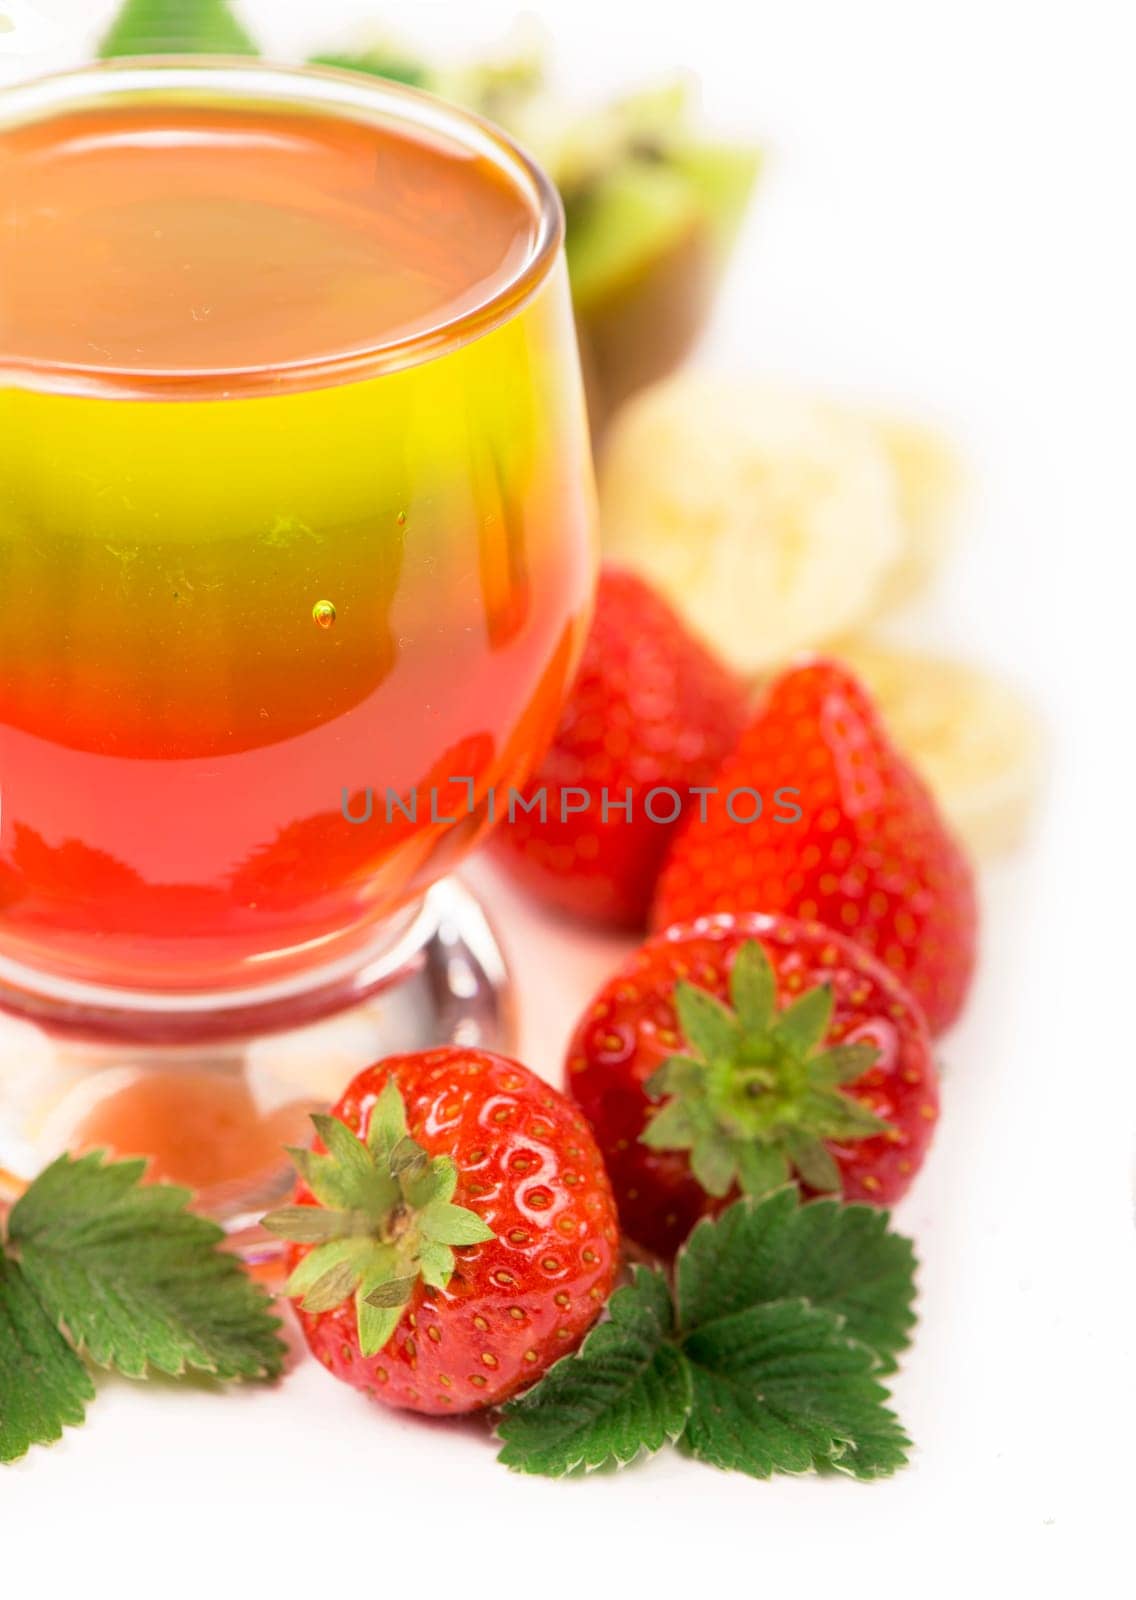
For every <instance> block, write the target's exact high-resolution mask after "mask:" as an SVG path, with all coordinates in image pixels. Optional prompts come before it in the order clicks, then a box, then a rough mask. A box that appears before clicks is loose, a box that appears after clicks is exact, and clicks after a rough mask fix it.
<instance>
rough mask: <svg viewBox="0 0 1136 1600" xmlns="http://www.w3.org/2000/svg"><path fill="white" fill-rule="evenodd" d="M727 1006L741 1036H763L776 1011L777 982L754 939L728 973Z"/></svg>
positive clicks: (766, 958) (768, 962) (745, 947)
mask: <svg viewBox="0 0 1136 1600" xmlns="http://www.w3.org/2000/svg"><path fill="white" fill-rule="evenodd" d="M730 1003H731V1005H732V1006H733V1008H734V1011H735V1012H736V1013H737V1018H738V1021H739V1022H740V1024H741V1027H742V1031H743V1033H764V1032H765V1031H766V1029H767V1028H768V1027H769V1025H770V1024H771V1023H772V1021H773V1017H774V1013H775V1011H776V1008H777V979H776V976H775V975H774V972H773V966H772V963H771V962H770V960H769V957H768V956H767V955H766V953H765V951H764V950H763V949H762V947H761V946H760V945H759V944H758V942H757V940H756V939H748V940H747V941H746V943H745V944H743V945H742V947H741V949H740V950H739V951H738V953H737V955H736V956H735V957H734V964H733V966H732V967H731V969H730Z"/></svg>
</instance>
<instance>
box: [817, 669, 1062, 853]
mask: <svg viewBox="0 0 1136 1600" xmlns="http://www.w3.org/2000/svg"><path fill="white" fill-rule="evenodd" d="M830 648H831V653H832V654H833V655H835V656H838V657H839V658H840V659H841V660H843V661H846V662H847V663H848V665H849V666H850V667H851V668H852V670H853V671H854V672H855V673H857V675H858V676H859V677H860V678H861V679H862V680H863V682H864V684H865V685H866V687H867V688H868V690H869V691H870V693H871V694H872V696H873V697H874V698H875V700H876V702H877V704H878V705H879V708H880V711H881V713H882V714H883V718H884V722H885V724H886V725H887V727H888V730H889V731H890V733H891V735H892V738H893V739H894V740H895V742H896V744H897V745H898V746H899V748H900V749H901V750H902V751H904V753H905V754H906V755H907V756H908V758H909V759H910V760H911V761H912V762H913V764H914V765H915V767H916V769H917V770H918V771H919V772H921V773H922V775H923V777H924V778H925V779H926V781H927V783H928V784H929V785H930V787H931V789H932V791H933V793H934V794H935V796H936V798H937V799H938V801H939V804H940V805H941V806H942V808H943V813H944V815H945V816H946V818H947V820H948V821H949V822H950V823H951V824H952V826H953V827H954V829H955V831H956V832H957V833H958V834H959V835H960V837H961V838H962V840H963V841H964V843H965V844H967V845H968V846H969V847H970V849H971V850H972V851H973V853H974V854H975V855H976V856H981V857H989V856H992V855H997V854H1000V853H1002V852H1003V851H1006V850H1009V849H1011V848H1013V846H1014V845H1016V844H1017V843H1019V841H1020V840H1021V838H1022V835H1023V834H1024V832H1025V830H1026V826H1027V823H1028V821H1029V818H1030V814H1031V812H1032V810H1033V806H1034V802H1035V799H1036V797H1037V792H1038V789H1039V787H1040V782H1041V770H1042V751H1043V739H1042V733H1041V728H1040V725H1039V722H1038V719H1037V717H1036V715H1035V713H1034V710H1033V708H1032V707H1031V706H1030V705H1029V704H1028V703H1027V702H1026V701H1025V700H1024V699H1023V698H1022V696H1021V695H1020V694H1019V693H1018V691H1017V690H1016V689H1014V688H1012V687H1011V686H1010V685H1009V684H1006V683H1003V682H1002V681H1001V680H1000V679H998V678H994V677H991V676H990V675H989V674H988V673H986V672H983V671H980V670H979V669H978V668H977V667H971V666H966V665H963V664H962V663H961V662H957V661H950V660H946V659H943V658H942V657H939V656H930V655H922V654H914V653H912V652H911V651H908V650H900V649H896V648H893V647H892V646H890V645H884V644H880V643H877V642H876V641H874V640H870V639H863V638H855V639H843V640H841V641H839V642H838V643H837V644H835V645H833V646H831V647H830Z"/></svg>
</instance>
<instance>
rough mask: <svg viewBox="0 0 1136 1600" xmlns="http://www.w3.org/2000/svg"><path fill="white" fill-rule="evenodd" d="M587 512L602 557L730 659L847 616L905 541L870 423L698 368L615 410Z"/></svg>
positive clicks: (820, 633)
mask: <svg viewBox="0 0 1136 1600" xmlns="http://www.w3.org/2000/svg"><path fill="white" fill-rule="evenodd" d="M600 511H601V519H600V525H601V529H602V533H603V542H604V547H605V551H606V554H607V555H608V556H610V557H611V558H612V559H614V560H616V561H619V562H621V563H623V564H624V565H628V566H631V567H633V568H635V569H636V570H637V571H639V572H641V573H642V574H643V575H644V577H646V578H647V579H648V580H649V581H651V582H653V583H654V584H655V585H656V586H657V587H658V588H659V589H661V590H662V592H663V593H664V594H665V595H666V596H667V597H668V598H669V599H670V600H671V602H672V604H674V605H675V606H677V607H678V609H679V610H680V611H681V612H682V613H683V614H684V615H685V616H686V618H687V621H688V622H689V623H690V625H691V626H692V627H693V628H694V629H695V631H696V632H698V633H699V634H701V635H702V637H703V638H704V639H705V640H706V641H707V642H708V643H709V644H710V645H711V646H712V647H713V648H716V649H717V650H718V652H719V653H720V654H721V655H723V656H725V658H726V659H727V660H728V661H729V662H730V663H731V664H732V665H733V666H734V667H736V668H737V669H738V670H740V671H742V672H756V671H759V670H760V669H762V668H764V667H767V666H770V665H773V664H774V663H777V662H780V661H782V660H784V658H785V657H786V656H788V655H791V654H792V653H793V652H794V651H796V650H799V649H803V648H805V647H807V646H810V645H814V644H817V643H819V642H821V641H823V640H825V639H828V638H831V637H833V636H834V635H836V634H840V633H844V632H846V631H848V630H851V629H853V628H855V627H856V626H858V625H859V624H860V623H861V622H862V621H864V620H865V619H866V618H867V617H868V616H870V615H872V614H873V613H874V612H875V610H876V609H877V606H878V603H879V597H880V594H881V592H882V589H883V586H884V583H885V580H886V579H887V578H888V576H889V575H890V573H891V572H892V571H893V569H894V568H895V567H896V565H897V563H898V562H899V560H900V559H901V556H902V553H903V551H904V548H905V539H904V531H903V526H902V520H901V513H900V507H899V496H898V492H897V485H896V475H895V471H894V468H893V466H892V463H891V460H890V459H889V454H888V451H887V449H886V448H885V446H884V444H883V443H882V441H881V438H880V435H879V433H878V432H877V430H876V429H875V428H874V427H873V426H872V424H871V423H870V422H869V421H867V420H866V419H865V418H862V417H859V416H856V415H855V414H853V413H852V412H851V411H849V410H846V409H844V408H842V407H840V406H836V405H831V404H829V403H827V402H825V401H822V400H818V399H816V398H813V397H812V396H809V395H805V394H802V393H799V392H797V391H795V390H791V389H785V388H782V387H781V386H767V385H762V384H755V383H753V382H742V381H733V380H729V379H722V378H715V377H707V376H703V375H701V374H694V375H685V374H684V375H682V376H679V377H677V378H673V379H670V380H668V381H667V382H665V383H661V384H657V385H656V386H654V387H653V388H651V389H649V390H647V391H645V392H644V393H643V394H642V395H639V396H637V397H636V398H635V399H634V400H632V401H631V403H630V404H629V405H627V406H626V407H625V408H624V409H623V410H622V411H621V412H620V413H619V414H618V416H617V417H616V419H615V421H614V423H613V425H612V428H611V432H610V434H609V436H608V440H607V447H606V450H605V453H604V457H603V461H602V464H601V475H600Z"/></svg>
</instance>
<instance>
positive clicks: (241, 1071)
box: [0, 879, 513, 1232]
mask: <svg viewBox="0 0 1136 1600" xmlns="http://www.w3.org/2000/svg"><path fill="white" fill-rule="evenodd" d="M40 982H41V983H42V980H40ZM451 1042H452V1043H455V1044H464V1045H472V1046H478V1047H481V1048H484V1049H493V1050H505V1051H508V1050H509V1049H511V1048H512V1046H513V1013H512V1008H511V1004H510V993H509V982H508V973H507V969H506V966H505V961H504V957H503V956H502V954H501V950H500V947H499V946H498V944H497V940H496V938H495V937H494V934H493V931H492V929H491V928H490V926H489V923H488V921H487V920H486V917H485V914H484V912H483V911H482V909H481V907H480V906H479V904H478V903H477V901H476V900H475V899H474V897H473V896H472V895H471V894H470V892H469V890H468V889H466V888H464V887H463V886H462V885H461V884H459V883H458V882H456V881H455V880H454V879H448V880H446V881H444V882H442V883H439V884H436V885H435V886H434V888H432V889H431V890H430V891H429V893H428V894H427V895H426V896H425V898H424V899H423V901H422V902H421V904H420V905H419V906H418V907H417V908H415V909H413V910H412V911H410V912H408V913H407V914H406V916H405V917H404V918H402V919H400V920H399V922H398V923H397V925H395V926H392V925H391V924H390V923H387V924H385V925H384V927H383V929H382V930H381V933H379V934H377V935H376V938H375V940H374V942H373V943H372V944H371V946H369V947H368V948H367V949H365V950H363V951H362V952H361V953H358V954H357V955H356V956H355V958H354V960H353V961H352V962H351V963H350V965H347V964H345V963H343V962H339V963H337V964H336V965H334V966H328V967H324V968H322V969H319V970H317V971H316V972H314V973H307V974H305V976H304V979H303V980H302V981H301V982H299V983H297V982H294V981H293V982H292V983H290V984H280V985H267V986H264V987H262V988H259V989H245V990H241V991H234V992H232V993H227V994H220V995H208V996H207V995H196V994H194V995H176V996H174V995H170V996H153V995H145V994H119V993H117V992H113V993H112V992H111V991H107V990H96V989H94V988H91V987H89V986H85V985H78V984H72V985H66V984H60V985H59V986H57V987H52V988H51V989H50V990H48V989H45V988H44V987H42V986H40V987H37V985H36V980H35V979H34V977H33V975H32V974H30V973H28V972H27V971H26V970H20V969H18V968H16V967H15V966H14V965H13V964H12V963H6V962H3V961H0V1200H3V1199H4V1197H5V1195H7V1196H8V1197H9V1198H14V1197H15V1195H16V1194H18V1193H19V1191H20V1189H21V1188H22V1186H23V1184H24V1183H26V1182H27V1181H28V1180H29V1179H30V1178H32V1177H34V1176H35V1174H36V1173H37V1172H38V1171H40V1169H41V1168H42V1167H43V1166H45V1165H46V1164H47V1162H48V1161H50V1160H52V1159H53V1158H54V1157H55V1156H57V1155H59V1154H60V1152H61V1151H64V1150H70V1151H72V1152H74V1151H78V1150H81V1149H91V1148H103V1149H110V1150H112V1151H113V1152H114V1153H115V1154H116V1155H146V1156H149V1157H150V1161H151V1167H150V1170H151V1172H152V1173H153V1174H154V1175H155V1176H159V1177H164V1178H168V1179H170V1180H172V1181H174V1182H178V1183H184V1184H186V1185H187V1186H188V1187H189V1188H191V1189H193V1190H194V1192H195V1195H196V1197H197V1199H196V1204H197V1208H198V1209H200V1210H203V1211H207V1212H208V1213H209V1214H210V1215H212V1216H215V1217H217V1218H218V1219H219V1220H220V1221H221V1222H223V1223H224V1224H225V1226H226V1227H228V1228H229V1229H230V1230H234V1231H237V1232H239V1231H240V1230H242V1229H245V1228H248V1227H251V1226H252V1224H253V1223H254V1222H255V1220H256V1218H257V1217H258V1216H259V1215H260V1213H261V1212H262V1211H263V1210H264V1209H265V1208H266V1207H268V1206H271V1205H273V1204H275V1203H276V1202H277V1201H278V1200H279V1199H280V1198H281V1196H282V1195H283V1194H284V1193H285V1192H286V1191H287V1189H288V1187H289V1185H290V1183H291V1178H292V1174H291V1169H290V1167H289V1166H288V1165H287V1163H286V1161H285V1160H284V1158H283V1155H282V1147H283V1146H284V1145H287V1144H297V1143H306V1142H307V1140H308V1137H309V1135H310V1131H311V1130H310V1125H309V1123H308V1120H307V1119H308V1114H309V1112H311V1111H313V1110H319V1109H321V1108H324V1107H326V1106H327V1105H329V1104H330V1103H331V1102H332V1101H334V1100H335V1099H336V1098H337V1097H338V1095H339V1094H340V1092H341V1091H342V1089H343V1088H344V1087H345V1086H346V1084H347V1083H348V1082H349V1080H350V1079H351V1078H352V1077H353V1076H354V1075H355V1073H357V1072H358V1071H360V1070H361V1069H362V1068H363V1067H365V1066H367V1065H368V1064H369V1063H370V1062H372V1061H376V1060H378V1059H379V1058H380V1057H382V1056H385V1055H390V1054H392V1053H394V1052H396V1051H406V1050H423V1049H427V1048H429V1047H431V1046H433V1045H438V1044H445V1043H451Z"/></svg>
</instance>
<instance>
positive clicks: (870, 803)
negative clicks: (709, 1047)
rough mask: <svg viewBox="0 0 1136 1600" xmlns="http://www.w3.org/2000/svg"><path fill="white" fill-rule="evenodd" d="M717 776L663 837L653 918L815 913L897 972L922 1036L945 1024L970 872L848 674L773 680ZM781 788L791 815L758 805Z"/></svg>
mask: <svg viewBox="0 0 1136 1600" xmlns="http://www.w3.org/2000/svg"><path fill="white" fill-rule="evenodd" d="M714 785H715V787H716V793H715V794H714V795H713V796H712V797H709V798H708V800H707V803H706V806H705V810H704V813H703V814H700V815H698V816H695V817H692V818H691V820H690V821H689V822H688V824H687V825H686V826H685V827H684V829H683V830H682V832H681V833H680V834H679V835H678V836H677V837H676V839H675V840H674V842H673V844H672V846H671V849H670V851H669V854H668V856H667V860H666V863H665V865H664V868H663V871H662V875H661V877H660V880H659V884H658V888H657V890H656V894H655V901H654V906H653V908H652V914H651V923H652V926H653V927H655V928H665V927H667V926H668V925H669V924H671V923H673V922H686V921H689V920H690V919H691V918H692V917H696V916H702V915H704V914H706V913H707V912H712V911H767V912H774V911H780V912H785V913H786V914H787V915H789V916H793V917H797V918H799V919H800V920H801V921H802V922H823V923H825V924H826V925H827V926H828V927H830V928H834V929H836V930H837V931H839V932H840V933H843V934H846V935H847V937H848V938H849V939H853V940H855V942H856V943H857V944H858V945H860V946H862V947H863V949H865V950H868V951H870V952H871V954H872V955H874V956H876V957H877V958H878V959H879V960H880V961H882V962H883V964H884V966H886V967H887V968H888V969H889V971H891V972H894V973H895V974H896V975H897V976H898V977H900V978H902V980H903V982H904V983H905V985H906V986H907V988H908V989H909V990H910V991H911V993H912V994H913V995H914V997H915V999H916V1000H918V1001H919V1003H920V1005H921V1006H922V1008H923V1011H924V1014H925V1015H926V1018H927V1022H928V1025H929V1026H930V1028H931V1031H932V1033H939V1032H941V1031H942V1029H944V1028H946V1027H947V1026H948V1025H949V1024H950V1023H951V1022H953V1021H954V1019H955V1017H956V1016H957V1015H958V1013H959V1011H960V1010H961V1009H962V1005H963V1001H964V1000H965V998H966V993H967V990H968V988H969V986H970V980H971V977H972V974H973V971H974V960H975V940H976V928H977V908H976V903H975V893H974V879H973V875H972V873H971V869H970V865H969V863H968V861H967V858H966V856H965V855H964V853H963V851H962V849H961V847H960V846H959V844H958V843H957V842H956V840H955V839H954V837H953V835H952V834H951V833H950V831H949V829H948V828H947V826H946V824H945V823H944V822H943V819H942V817H941V816H940V815H939V812H938V809H937V807H936V805H935V802H934V800H933V799H932V798H931V795H930V792H929V791H928V789H927V787H926V785H925V784H924V783H923V781H922V780H921V779H920V778H919V777H918V776H917V775H916V773H915V772H914V771H913V770H912V769H911V767H910V766H908V764H907V762H906V761H905V760H904V759H903V758H902V756H900V755H899V754H898V752H897V751H896V750H895V748H894V747H893V745H892V744H891V742H890V740H889V739H888V737H887V734H886V733H885V732H884V729H883V726H882V724H881V722H880V719H879V716H878V715H877V712H876V710H875V707H874V706H873V704H872V701H871V700H870V698H869V697H868V695H867V693H866V691H865V690H864V689H863V688H862V687H861V685H860V684H859V683H858V682H857V680H856V679H855V678H854V677H853V676H852V675H851V673H849V672H848V671H846V670H845V669H844V668H843V667H841V666H839V665H838V664H836V663H835V662H831V661H814V662H809V663H807V664H805V665H803V666H799V667H796V668H793V669H792V670H790V671H788V672H785V673H784V674H782V676H781V677H779V678H777V679H776V680H775V681H774V682H773V683H772V684H771V685H770V687H769V689H768V691H767V692H766V694H765V696H764V698H763V700H762V703H761V705H760V707H759V709H758V711H757V714H756V716H755V717H754V719H753V720H752V722H751V723H750V724H749V726H748V728H747V729H746V731H745V733H744V734H743V735H742V737H741V739H740V741H739V743H738V746H737V748H736V749H735V751H734V752H733V754H732V755H731V756H730V757H729V758H728V759H727V760H726V761H725V762H724V764H723V765H722V767H721V768H720V769H719V770H718V772H717V773H716V775H715V777H714ZM786 788H791V789H796V790H797V791H798V794H797V796H796V799H795V804H796V805H797V806H799V808H800V812H801V816H800V818H799V819H798V820H792V818H793V815H794V813H793V811H792V810H791V809H790V808H789V807H788V806H787V804H785V802H784V801H782V805H781V806H778V807H774V806H772V805H771V804H770V803H769V802H770V800H771V798H772V797H773V796H774V795H775V794H776V793H777V791H778V790H781V791H784V790H785V789H786ZM745 791H749V792H745ZM754 792H756V794H758V795H760V796H761V799H762V806H761V813H760V815H759V816H756V817H755V818H754V820H752V821H751V820H747V819H749V818H751V817H754V813H755V812H756V811H757V809H758V805H757V801H756V800H755V798H754ZM731 813H732V814H731Z"/></svg>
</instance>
